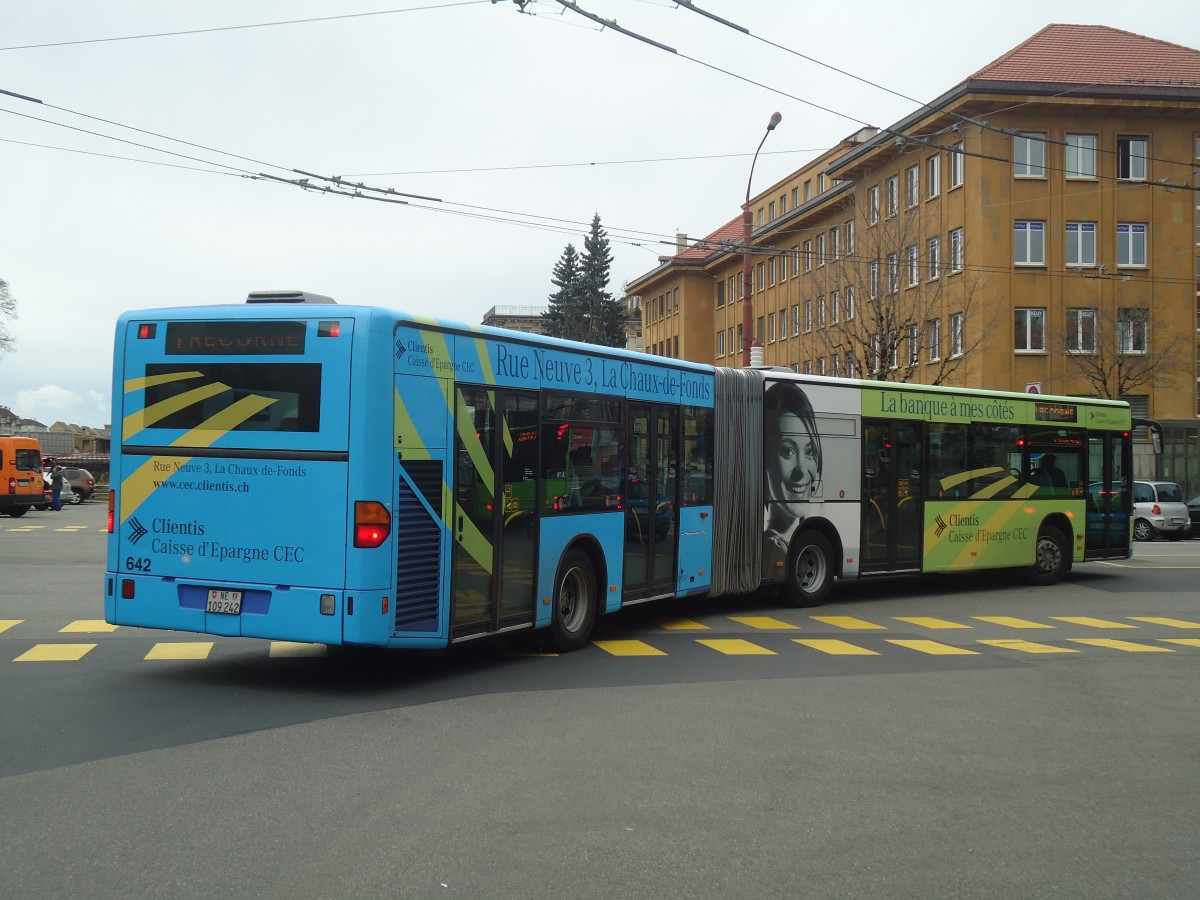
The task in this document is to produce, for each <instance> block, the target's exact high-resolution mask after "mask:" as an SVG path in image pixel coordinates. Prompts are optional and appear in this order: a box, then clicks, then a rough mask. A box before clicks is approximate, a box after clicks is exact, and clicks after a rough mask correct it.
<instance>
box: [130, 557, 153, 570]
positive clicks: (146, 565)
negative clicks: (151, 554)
mask: <svg viewBox="0 0 1200 900" xmlns="http://www.w3.org/2000/svg"><path fill="white" fill-rule="evenodd" d="M125 570H126V571H128V572H149V571H150V560H149V559H148V558H146V557H145V556H142V557H139V558H137V559H134V558H133V557H132V556H127V557H125Z"/></svg>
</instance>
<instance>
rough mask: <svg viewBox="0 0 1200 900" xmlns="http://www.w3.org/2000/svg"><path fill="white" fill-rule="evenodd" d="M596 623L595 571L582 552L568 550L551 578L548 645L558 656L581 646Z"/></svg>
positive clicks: (588, 558) (589, 560) (590, 561)
mask: <svg viewBox="0 0 1200 900" xmlns="http://www.w3.org/2000/svg"><path fill="white" fill-rule="evenodd" d="M595 619H596V570H595V569H594V568H593V566H592V560H591V558H590V557H589V556H588V555H587V554H586V553H584V552H583V551H582V550H570V551H568V552H567V555H566V556H564V557H563V559H562V562H561V563H559V564H558V574H557V575H555V576H554V609H553V613H552V615H551V620H550V637H551V642H552V643H553V644H554V647H555V648H556V649H557V650H558V652H559V653H570V652H571V651H572V650H578V649H579V648H580V647H582V646H584V645H585V644H586V643H587V641H588V637H590V636H591V633H592V623H593V622H594V621H595Z"/></svg>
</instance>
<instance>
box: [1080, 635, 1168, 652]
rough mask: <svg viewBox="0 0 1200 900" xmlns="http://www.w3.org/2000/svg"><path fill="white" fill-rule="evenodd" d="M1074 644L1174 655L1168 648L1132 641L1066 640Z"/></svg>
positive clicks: (1103, 639)
mask: <svg viewBox="0 0 1200 900" xmlns="http://www.w3.org/2000/svg"><path fill="white" fill-rule="evenodd" d="M1067 640H1069V641H1072V642H1074V643H1076V644H1088V645H1090V646H1092V647H1110V648H1112V649H1113V650H1124V651H1125V652H1126V653H1174V652H1175V651H1174V650H1172V649H1171V648H1170V647H1155V646H1154V645H1153V644H1135V643H1134V642H1133V641H1118V640H1117V639H1115V638H1067Z"/></svg>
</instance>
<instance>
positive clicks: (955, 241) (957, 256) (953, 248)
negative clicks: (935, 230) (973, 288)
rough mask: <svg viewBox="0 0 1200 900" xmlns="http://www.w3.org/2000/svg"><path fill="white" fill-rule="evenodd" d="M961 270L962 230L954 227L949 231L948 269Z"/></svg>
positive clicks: (952, 270)
mask: <svg viewBox="0 0 1200 900" xmlns="http://www.w3.org/2000/svg"><path fill="white" fill-rule="evenodd" d="M962 270H963V230H962V229H961V228H955V229H954V230H953V231H951V232H950V271H951V272H961V271H962Z"/></svg>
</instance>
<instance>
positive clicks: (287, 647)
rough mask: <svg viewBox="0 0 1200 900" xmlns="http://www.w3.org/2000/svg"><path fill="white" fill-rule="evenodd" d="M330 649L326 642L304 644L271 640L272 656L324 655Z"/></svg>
mask: <svg viewBox="0 0 1200 900" xmlns="http://www.w3.org/2000/svg"><path fill="white" fill-rule="evenodd" d="M327 652H328V649H327V648H326V646H325V645H324V644H304V643H299V642H297V641H271V656H276V657H289V656H324V655H325V654H326V653H327Z"/></svg>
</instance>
